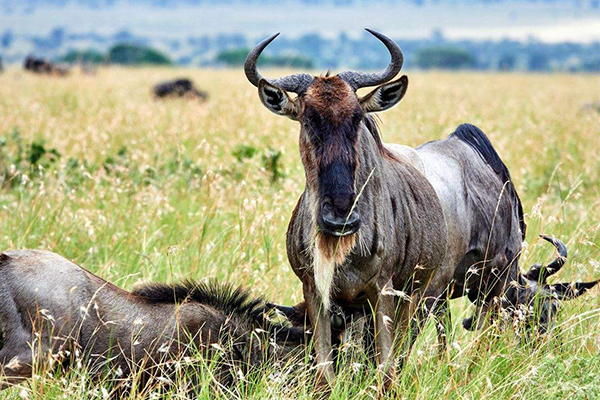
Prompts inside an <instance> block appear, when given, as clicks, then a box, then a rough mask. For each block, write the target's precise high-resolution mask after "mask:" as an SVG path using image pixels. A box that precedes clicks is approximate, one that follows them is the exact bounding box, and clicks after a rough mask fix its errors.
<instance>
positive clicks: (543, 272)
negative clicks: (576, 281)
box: [525, 235, 567, 283]
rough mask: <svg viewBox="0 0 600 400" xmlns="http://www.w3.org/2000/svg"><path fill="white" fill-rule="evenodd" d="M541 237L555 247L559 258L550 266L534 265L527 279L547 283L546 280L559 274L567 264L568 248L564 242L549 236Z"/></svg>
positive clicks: (526, 275) (526, 276)
mask: <svg viewBox="0 0 600 400" xmlns="http://www.w3.org/2000/svg"><path fill="white" fill-rule="evenodd" d="M540 237H541V238H542V239H544V240H546V241H548V242H550V243H552V244H553V245H554V247H556V250H557V251H558V257H556V259H555V260H554V261H552V262H551V263H550V264H548V265H546V266H542V265H540V264H535V265H533V266H532V267H531V268H530V269H529V271H528V272H527V273H526V274H525V278H527V279H529V280H531V281H536V282H542V283H543V282H546V279H547V278H548V277H549V276H550V275H552V274H555V273H557V272H558V271H559V270H560V269H561V268H562V266H563V265H565V263H566V262H567V246H565V244H564V243H563V242H561V241H560V240H558V239H555V238H552V237H550V236H547V235H540Z"/></svg>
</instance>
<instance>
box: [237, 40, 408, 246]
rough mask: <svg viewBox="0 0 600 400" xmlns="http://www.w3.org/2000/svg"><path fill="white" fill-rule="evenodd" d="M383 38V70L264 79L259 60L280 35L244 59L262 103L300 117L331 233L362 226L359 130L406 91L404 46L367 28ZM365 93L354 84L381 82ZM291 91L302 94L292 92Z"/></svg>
mask: <svg viewBox="0 0 600 400" xmlns="http://www.w3.org/2000/svg"><path fill="white" fill-rule="evenodd" d="M368 31H369V32H370V33H371V34H373V35H374V36H375V37H376V38H378V39H379V40H381V41H382V42H383V43H384V44H385V46H386V47H387V48H388V50H389V51H390V54H391V58H392V60H391V62H390V64H389V65H388V67H387V68H386V69H385V70H384V71H382V72H379V73H373V74H367V73H361V72H354V71H346V72H342V73H340V74H337V75H334V76H330V75H329V74H327V75H325V76H317V77H315V76H312V75H310V74H296V75H290V76H286V77H283V78H278V79H266V78H264V77H263V76H262V75H261V74H260V73H259V72H258V70H257V67H256V63H257V60H258V57H259V55H260V54H261V52H262V51H263V50H264V49H265V47H266V46H267V45H268V44H269V43H271V42H272V41H273V40H274V39H275V38H276V37H277V36H278V34H276V35H273V36H271V37H269V38H267V39H266V40H264V41H263V42H261V43H260V44H258V45H257V46H256V47H255V48H254V49H253V50H252V51H251V52H250V53H249V54H248V57H247V59H246V63H245V67H244V68H245V72H246V77H247V78H248V80H249V81H250V82H251V83H252V84H253V85H255V86H257V87H258V89H259V96H260V99H261V101H262V103H263V104H264V105H265V107H267V108H268V109H269V110H270V111H272V112H274V113H275V114H278V115H283V116H287V117H289V118H291V119H293V120H296V121H298V122H300V124H301V131H300V155H301V158H302V162H303V164H304V169H305V171H306V180H307V187H308V190H309V195H310V196H311V201H312V203H313V204H314V216H313V217H314V219H315V223H316V225H317V227H318V230H319V233H320V234H322V235H325V236H328V237H342V236H350V235H353V234H354V233H356V232H357V231H358V229H359V227H360V222H361V221H360V212H359V210H360V206H359V204H357V196H358V192H357V191H359V190H360V188H357V184H356V172H357V167H358V165H359V163H360V161H361V160H360V159H359V157H358V148H359V141H360V135H362V134H368V130H367V129H364V128H365V124H368V123H369V121H367V120H366V116H367V114H368V113H370V112H376V111H383V110H386V109H388V108H390V107H392V106H394V105H395V104H397V103H398V102H399V101H400V100H401V99H402V97H403V96H404V94H405V92H406V89H407V86H408V79H407V77H406V76H402V77H401V78H400V79H398V80H396V81H394V82H390V83H386V82H388V81H390V80H391V79H393V78H394V77H395V76H396V74H398V72H399V71H400V69H401V68H402V63H403V56H402V51H401V50H400V47H399V46H398V45H397V44H396V43H394V41H392V40H391V39H390V38H388V37H386V36H384V35H382V34H380V33H377V32H374V31H371V30H368ZM377 85H381V86H379V87H377V88H376V89H375V90H373V91H372V92H371V93H369V94H367V95H366V96H364V97H358V96H357V94H356V90H358V89H359V88H362V87H368V86H377ZM288 92H294V93H296V94H297V95H298V96H297V97H296V98H291V97H290V95H289V93H288Z"/></svg>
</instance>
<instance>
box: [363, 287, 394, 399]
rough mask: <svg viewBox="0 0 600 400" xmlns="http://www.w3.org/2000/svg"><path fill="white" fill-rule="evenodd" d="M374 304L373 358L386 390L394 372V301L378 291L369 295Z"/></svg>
mask: <svg viewBox="0 0 600 400" xmlns="http://www.w3.org/2000/svg"><path fill="white" fill-rule="evenodd" d="M369 301H370V302H371V304H372V305H373V304H374V305H375V360H376V362H377V368H378V370H379V371H380V373H383V374H384V375H383V389H384V390H387V389H388V388H389V387H390V385H391V384H392V382H393V379H394V376H395V374H396V368H395V364H394V356H393V353H394V332H395V324H394V317H395V316H394V314H395V312H394V311H395V301H394V298H393V297H392V296H387V295H384V294H382V293H381V292H378V293H377V294H376V295H374V294H371V295H370V296H369Z"/></svg>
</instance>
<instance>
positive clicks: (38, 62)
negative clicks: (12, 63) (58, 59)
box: [23, 56, 69, 76]
mask: <svg viewBox="0 0 600 400" xmlns="http://www.w3.org/2000/svg"><path fill="white" fill-rule="evenodd" d="M23 68H24V69H25V70H27V71H31V72H35V73H37V74H48V75H58V76H65V75H68V74H69V69H68V68H65V67H61V66H58V65H56V64H54V63H52V62H51V61H48V60H44V59H43V58H35V57H32V56H28V57H27V58H26V59H25V62H24V64H23Z"/></svg>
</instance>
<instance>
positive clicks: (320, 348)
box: [303, 283, 335, 387]
mask: <svg viewBox="0 0 600 400" xmlns="http://www.w3.org/2000/svg"><path fill="white" fill-rule="evenodd" d="M303 289H304V299H305V300H306V306H307V309H308V317H309V318H310V322H311V325H312V327H313V337H314V346H315V353H316V358H317V386H320V387H323V386H325V385H326V384H327V383H329V384H330V385H331V384H333V380H334V378H335V372H334V369H333V361H332V358H331V322H330V318H331V317H330V312H329V310H324V309H323V303H322V301H321V297H320V296H319V295H318V294H317V292H316V290H315V286H314V284H311V283H305V284H304V287H303Z"/></svg>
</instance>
